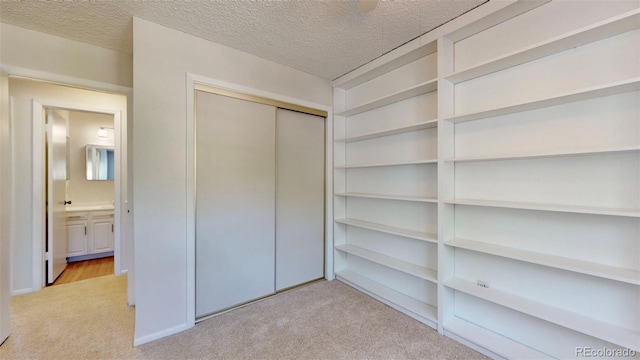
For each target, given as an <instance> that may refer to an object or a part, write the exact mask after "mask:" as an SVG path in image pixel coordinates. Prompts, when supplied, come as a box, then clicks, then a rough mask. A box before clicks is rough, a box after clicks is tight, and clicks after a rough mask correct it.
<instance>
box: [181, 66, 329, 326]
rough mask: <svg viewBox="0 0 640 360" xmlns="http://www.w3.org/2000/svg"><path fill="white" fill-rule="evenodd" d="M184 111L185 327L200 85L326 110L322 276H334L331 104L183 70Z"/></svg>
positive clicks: (190, 294)
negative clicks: (323, 257)
mask: <svg viewBox="0 0 640 360" xmlns="http://www.w3.org/2000/svg"><path fill="white" fill-rule="evenodd" d="M185 80H186V90H187V91H186V93H187V94H186V95H187V99H186V106H187V108H186V113H187V138H186V144H187V153H186V180H187V181H186V185H187V189H186V198H187V204H186V205H187V206H186V209H187V234H186V235H187V259H186V260H187V264H186V265H187V278H186V285H187V286H186V299H187V301H186V303H187V311H186V317H187V318H186V319H185V321H186V328H190V327H192V326H194V325H195V320H196V281H195V277H196V262H195V259H196V237H195V234H196V231H195V230H196V223H195V222H196V218H195V212H196V192H195V180H196V179H195V175H196V173H195V172H196V167H195V156H196V154H195V145H196V144H195V131H196V127H195V121H196V119H195V105H196V103H195V91H196V90H197V89H198V87H199V86H204V87H207V86H209V87H214V88H217V89H219V90H222V91H224V90H229V91H231V92H234V93H241V94H245V95H247V96H250V97H259V98H263V99H269V100H272V101H274V102H277V103H288V104H292V105H296V106H299V107H303V108H311V109H316V110H320V111H324V112H326V113H327V115H326V118H325V204H324V205H325V225H324V230H325V231H324V234H325V250H324V251H325V259H324V261H325V263H324V275H325V279H327V280H333V279H334V278H335V273H334V269H333V220H332V219H333V108H332V107H331V106H326V105H321V104H317V103H313V102H310V101H306V100H301V99H297V98H293V97H289V96H284V95H281V94H277V93H273V92H269V91H264V90H259V89H255V88H251V87H248V86H243V85H238V84H233V83H229V82H226V81H221V80H216V79H212V78H208V77H206V76H201V75H196V74H192V73H189V72H187V73H186V79H185Z"/></svg>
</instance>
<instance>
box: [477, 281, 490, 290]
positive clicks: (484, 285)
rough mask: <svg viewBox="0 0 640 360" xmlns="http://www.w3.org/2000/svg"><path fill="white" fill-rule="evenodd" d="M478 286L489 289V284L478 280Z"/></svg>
mask: <svg viewBox="0 0 640 360" xmlns="http://www.w3.org/2000/svg"><path fill="white" fill-rule="evenodd" d="M478 286H481V287H483V288H487V289H488V288H489V282H488V281H484V280H478Z"/></svg>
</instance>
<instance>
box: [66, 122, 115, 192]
mask: <svg viewBox="0 0 640 360" xmlns="http://www.w3.org/2000/svg"><path fill="white" fill-rule="evenodd" d="M113 125H114V124H113V116H111V115H106V114H98V113H89V112H81V111H71V112H69V163H70V169H71V174H70V176H69V182H68V183H67V200H70V201H72V202H73V204H78V203H111V202H112V201H113V190H114V186H113V185H114V182H113V181H112V180H103V181H89V180H87V172H86V169H87V161H86V160H87V157H86V154H87V152H86V149H87V144H91V145H104V146H114V140H115V139H114V133H113V130H112V129H113ZM100 127H104V128H107V138H99V137H98V129H99V128H100Z"/></svg>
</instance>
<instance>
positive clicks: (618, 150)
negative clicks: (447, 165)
mask: <svg viewBox="0 0 640 360" xmlns="http://www.w3.org/2000/svg"><path fill="white" fill-rule="evenodd" d="M633 152H640V146H621V147H612V148H605V149H588V150H575V151H558V152H548V153H538V154H522V155H497V156H490V155H489V156H476V157H461V158H451V159H446V160H445V161H448V162H471V161H496V160H524V159H543V158H551V157H568V156H589V155H602V154H620V153H633Z"/></svg>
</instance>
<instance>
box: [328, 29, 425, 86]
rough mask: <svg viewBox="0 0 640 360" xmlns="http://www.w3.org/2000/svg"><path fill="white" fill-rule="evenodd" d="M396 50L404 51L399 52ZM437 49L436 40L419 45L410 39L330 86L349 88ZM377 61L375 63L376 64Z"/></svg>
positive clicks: (418, 42)
mask: <svg viewBox="0 0 640 360" xmlns="http://www.w3.org/2000/svg"><path fill="white" fill-rule="evenodd" d="M398 51H400V52H404V53H403V54H399V53H398ZM436 51H437V43H436V41H432V42H430V43H428V44H426V45H423V46H420V41H417V42H415V41H410V42H409V43H407V44H404V45H402V46H401V47H400V48H396V49H395V50H393V51H392V52H390V53H387V54H385V55H382V56H381V57H379V58H377V59H375V60H374V61H372V62H370V63H368V64H365V65H363V66H362V67H360V68H357V69H355V70H353V71H351V72H349V73H347V74H345V75H343V76H341V77H340V78H338V79H336V80H334V81H333V84H332V86H333V87H337V88H341V89H345V90H348V89H351V88H352V87H355V86H358V85H360V84H363V83H365V82H367V81H369V80H372V79H375V78H377V77H378V76H381V75H384V74H386V73H388V72H390V71H393V70H396V69H398V68H400V67H402V66H404V65H407V64H409V63H412V62H414V61H416V60H418V59H420V58H423V57H425V56H427V55H430V54H433V53H435V52H436ZM376 63H377V64H376Z"/></svg>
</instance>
